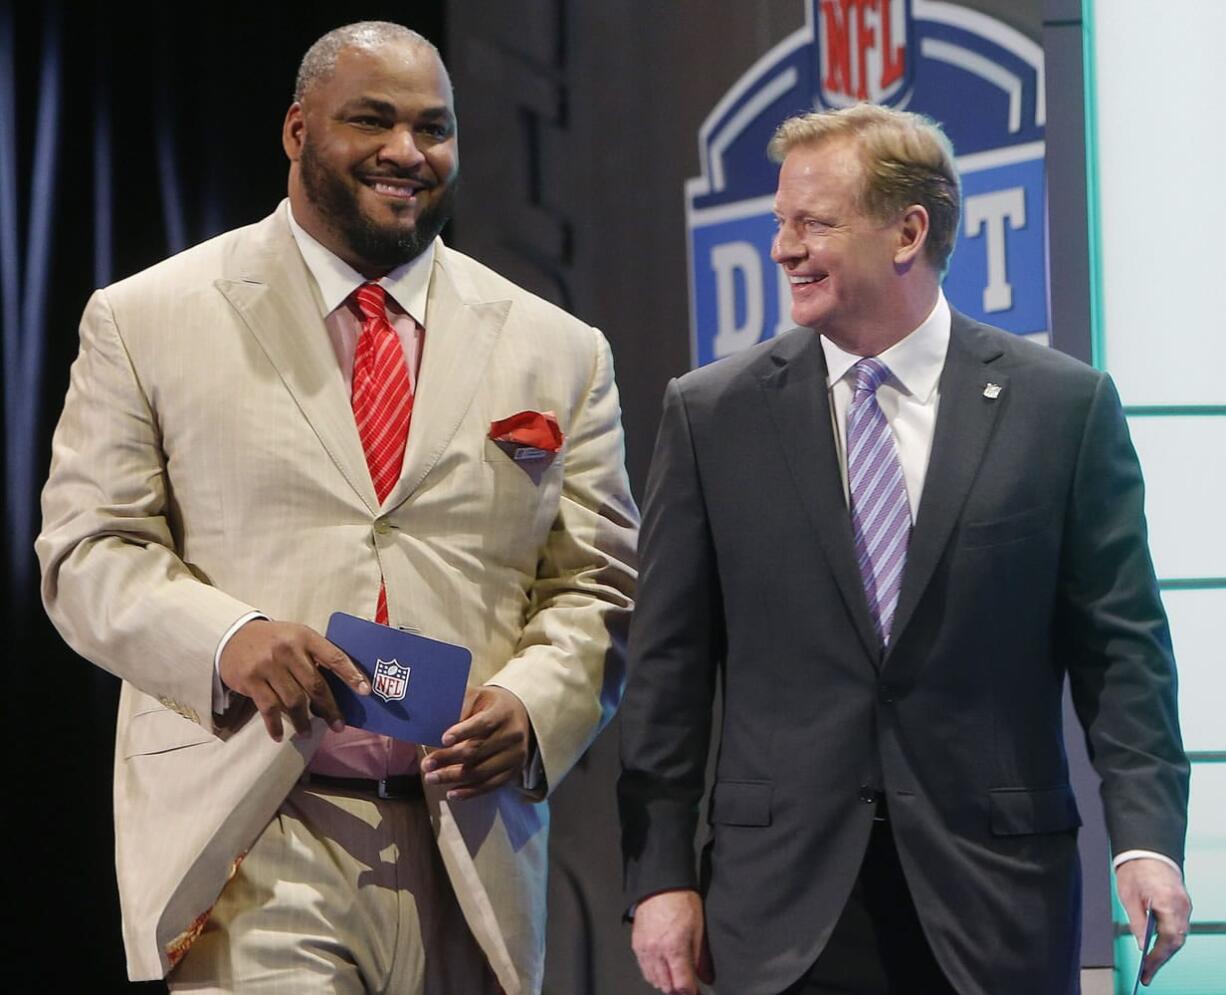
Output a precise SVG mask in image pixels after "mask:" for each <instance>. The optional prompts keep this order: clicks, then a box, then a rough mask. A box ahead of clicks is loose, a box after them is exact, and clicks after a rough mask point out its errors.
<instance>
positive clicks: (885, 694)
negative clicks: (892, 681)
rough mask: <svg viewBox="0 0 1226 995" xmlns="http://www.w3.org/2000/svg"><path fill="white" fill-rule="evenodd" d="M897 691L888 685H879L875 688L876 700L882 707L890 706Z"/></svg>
mask: <svg viewBox="0 0 1226 995" xmlns="http://www.w3.org/2000/svg"><path fill="white" fill-rule="evenodd" d="M897 693H898V692H897V691H895V690H894V688H893V686H891V685H889V684H881V685H878V687H877V700H878V701H880V702H881V703H882V704H883V705H891V704H893V703H894V699H895V697H896V695H897Z"/></svg>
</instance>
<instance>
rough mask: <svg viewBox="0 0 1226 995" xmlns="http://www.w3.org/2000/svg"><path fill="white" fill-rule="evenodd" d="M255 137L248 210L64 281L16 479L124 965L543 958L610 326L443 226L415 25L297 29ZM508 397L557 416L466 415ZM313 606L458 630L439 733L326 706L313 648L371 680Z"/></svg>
mask: <svg viewBox="0 0 1226 995" xmlns="http://www.w3.org/2000/svg"><path fill="white" fill-rule="evenodd" d="M283 144H284V147H285V150H286V153H287V155H288V156H289V159H290V162H291V165H290V175H289V199H288V201H287V202H285V203H282V204H281V206H280V207H279V208H278V209H277V210H276V211H275V212H274V213H273V214H272V215H271V216H270V217H268V218H266V219H265V220H264V221H262V222H260V223H258V224H256V225H253V226H251V227H248V228H243V229H239V230H236V231H232V232H229V233H227V234H224V235H222V236H220V237H218V238H216V239H213V240H212V241H209V242H206V243H204V244H202V245H200V246H197V247H195V248H193V249H191V250H189V251H187V252H184V253H182V254H180V255H178V256H175V257H173V258H171V259H169V260H166V261H165V262H163V263H160V264H159V265H157V266H154V267H153V268H151V269H149V270H146V271H145V272H143V273H139V274H137V275H136V276H133V277H131V278H129V279H127V280H124V281H121V282H120V283H118V284H116V285H114V286H112V287H108V288H106V289H103V290H100V291H98V292H97V293H96V294H95V295H94V296H93V298H92V299H91V301H90V303H89V305H88V307H87V308H86V312H85V315H84V318H83V320H82V324H81V348H80V354H79V356H78V358H77V361H76V363H75V365H74V367H73V370H72V376H71V383H70V387H69V391H68V396H67V399H66V401H65V407H64V414H63V416H62V418H61V421H60V424H59V427H58V429H57V431H56V435H55V440H54V447H53V456H52V467H51V476H50V480H49V481H48V484H47V487H46V489H45V491H44V495H43V513H44V526H43V532H42V534H41V536H40V537H39V539H38V542H37V550H38V554H39V558H40V561H41V563H42V568H43V596H44V601H45V603H46V606H47V610H48V612H49V613H50V615H51V617H52V619H53V620H54V621H55V623H56V625H57V627H58V628H59V629H60V631H61V633H62V634H63V635H64V637H65V639H66V640H67V641H68V642H69V643H70V645H72V646H73V648H74V649H76V650H77V651H78V652H80V653H81V654H82V655H84V656H85V657H87V658H88V659H90V660H92V661H93V662H95V663H97V664H98V665H99V666H101V667H104V668H105V669H107V670H109V671H111V672H112V673H115V674H117V675H118V676H120V677H121V678H123V681H124V683H123V691H122V695H121V699H120V709H119V723H118V735H117V742H116V763H115V818H116V865H117V872H118V877H119V885H120V895H121V901H122V906H123V926H124V937H125V943H126V947H127V954H128V968H129V974H130V976H131V977H132V978H133V979H150V978H158V977H167V980H168V982H169V983H170V985H171V987H172V988H174V989H182V990H191V991H242V992H264V991H292V992H361V991H387V992H440V993H441V992H453V993H454V992H463V993H466V995H467V993H469V992H481V991H497V990H498V988H499V987H501V989H502V990H504V991H505V992H507V993H509V995H510V993H518V992H532V991H537V990H539V988H540V984H541V973H542V960H543V953H544V903H545V888H544V883H545V866H546V849H547V848H546V837H547V829H548V808H547V804H546V803H545V801H544V798H545V797H546V795H547V794H548V792H549V791H550V790H551V789H553V788H554V787H556V786H557V784H558V782H559V781H560V780H561V779H562V777H563V776H564V775H565V773H566V772H567V770H569V768H570V767H571V766H572V765H573V764H574V762H575V761H576V760H577V758H578V757H579V756H580V754H581V753H582V752H583V750H584V749H585V747H586V746H587V745H588V743H590V741H591V739H592V737H593V736H594V735H595V734H596V732H597V731H598V730H599V729H600V728H601V726H602V725H603V724H604V723H605V722H606V721H607V720H608V718H609V717H610V715H611V713H612V711H613V709H614V708H615V706H616V703H617V700H618V697H619V695H620V692H621V686H622V662H621V654H622V642H623V634H624V629H625V625H626V621H627V618H628V614H629V611H630V608H631V597H632V591H633V584H634V567H633V556H634V554H633V551H634V545H635V538H636V530H637V524H638V515H637V511H636V509H635V507H634V503H633V500H632V498H631V495H630V492H629V487H628V483H627V480H626V476H625V472H624V469H623V443H622V432H621V426H620V412H619V408H618V400H617V392H616V388H615V386H614V383H613V371H612V365H611V358H610V354H609V349H608V345H607V343H606V342H605V340H604V339H603V337H602V336H601V335H600V333H599V332H597V331H596V330H595V329H592V328H590V327H588V326H586V325H583V324H582V323H580V322H578V321H576V320H575V319H574V318H571V317H569V316H568V315H566V314H564V313H563V312H561V311H559V310H558V309H556V308H554V307H552V306H551V305H549V304H547V303H545V302H543V301H541V300H539V299H537V298H536V297H533V296H532V295H530V294H528V293H526V292H524V291H523V290H520V289H519V288H517V287H515V286H513V285H512V284H510V283H508V282H507V281H505V280H503V279H501V278H500V277H498V276H497V275H496V274H494V273H492V272H491V271H490V270H488V269H486V268H485V267H483V266H481V265H479V264H478V263H476V262H474V261H473V260H471V259H468V258H467V257H465V256H463V255H461V254H459V253H457V252H455V251H453V250H451V249H449V248H448V247H447V246H446V245H444V244H443V243H442V241H441V240H439V239H438V238H437V237H436V236H437V235H438V232H439V231H440V229H441V228H442V226H443V224H444V222H445V221H446V217H447V212H448V207H449V203H450V200H451V197H452V194H453V191H454V185H455V181H456V177H457V175H458V155H457V144H456V125H455V119H454V111H453V103H452V94H451V86H450V82H449V80H448V77H447V73H446V70H445V68H444V67H443V65H442V62H441V61H440V60H439V58H438V54H437V52H436V51H435V50H434V48H433V47H432V46H431V45H430V44H429V43H428V42H426V41H425V40H424V39H423V38H421V37H420V36H418V35H416V34H414V33H413V32H411V31H408V30H407V29H405V28H401V27H399V26H397V25H390V24H386V23H381V22H367V23H363V24H357V25H350V26H348V27H345V28H340V29H337V31H334V32H331V33H330V34H328V35H325V36H324V38H322V39H320V41H319V42H317V43H316V44H315V45H314V46H313V47H312V48H311V50H310V51H308V53H307V55H306V57H305V58H304V60H303V64H302V67H301V69H300V71H299V77H298V89H297V91H296V93H295V101H294V103H293V105H292V106H291V107H290V109H289V112H288V114H287V116H286V120H285V125H284V130H283ZM359 290H362V292H363V294H364V295H365V296H364V297H363V298H362V300H361V301H359V299H358V291H359ZM371 294H374V295H375V296H376V298H377V300H378V301H380V302H385V303H384V304H380V305H379V306H378V307H377V308H376V309H375V310H376V311H377V313H369V308H368V307H367V304H368V299H369V298H370V296H371ZM393 333H394V335H393ZM375 335H382V336H383V338H382V339H380V340H379V342H380V343H381V345H379V346H377V347H374V348H379V349H383V348H385V347H387V344H388V343H389V342H390V343H391V344H392V350H391V352H388V353H384V352H378V353H376V355H378V356H379V357H383V356H385V355H386V356H388V357H391V358H390V359H389V360H388V362H389V363H391V364H392V365H393V366H394V368H395V370H396V371H397V374H398V376H399V377H400V378H401V379H400V381H399V382H400V384H401V388H402V393H401V394H400V395H397V397H398V398H399V399H398V401H397V403H398V404H399V407H397V408H396V409H395V411H396V412H399V414H396V415H395V416H394V417H392V416H389V417H390V418H391V422H395V421H396V418H400V417H401V415H402V416H403V419H402V422H403V423H400V424H399V432H400V435H401V437H402V438H403V436H404V435H405V434H406V433H407V445H406V446H405V447H404V448H403V450H402V451H397V452H392V453H391V454H390V462H387V461H386V459H385V457H387V456H388V454H387V453H382V454H378V455H376V454H374V450H375V448H377V446H376V445H375V444H372V442H371V440H370V438H369V437H368V434H369V432H368V428H369V426H368V424H367V422H366V421H365V415H363V414H361V413H359V412H360V406H359V399H358V394H359V393H360V391H359V390H358V389H357V387H356V384H357V383H358V382H359V381H361V382H362V383H366V382H367V377H368V374H369V371H370V370H371V369H372V367H370V366H369V351H368V346H369V343H370V342H371V341H374V339H373V338H368V336H375ZM364 350H365V351H366V354H365V358H364ZM402 356H403V358H401V357H402ZM378 362H379V363H381V362H383V360H382V358H380V359H379V360H378ZM376 379H377V376H376ZM406 381H407V392H405V391H404V388H405V382H406ZM371 382H375V381H371ZM402 409H403V410H402ZM410 412H411V415H410ZM520 413H524V415H525V418H526V420H527V422H528V423H529V424H531V425H533V426H535V427H536V428H537V429H538V430H541V431H544V430H548V432H554V433H555V434H554V435H553V438H554V439H555V440H556V444H555V445H541V444H539V442H533V444H531V445H529V444H526V443H525V444H520V443H519V441H517V439H516V437H515V436H514V434H513V433H512V434H511V436H510V438H508V437H507V433H506V432H505V431H500V430H498V429H495V428H493V427H492V426H493V423H496V422H503V421H505V419H507V418H508V417H509V416H512V415H516V414H520ZM379 417H380V418H381V417H383V415H382V414H380V415H379ZM380 424H382V423H380ZM382 431H383V430H382V428H379V429H378V432H379V433H382ZM389 433H390V434H392V435H395V431H393V430H392V429H389ZM537 434H538V435H539V434H540V432H539V431H538V433H537ZM383 448H392V449H397V447H396V446H391V447H388V446H384V447H383ZM380 460H384V461H383V462H380ZM400 461H402V462H400ZM389 466H390V467H391V468H392V469H391V470H389V469H388V467H389ZM397 466H399V471H398V472H397V471H396V469H395V468H396V467H397ZM384 473H386V474H387V478H388V479H387V480H386V482H385V486H386V489H387V493H386V494H385V495H383V496H382V498H381V496H380V493H379V492H380V489H381V484H380V475H381V474H384ZM334 611H346V612H349V613H352V614H356V615H361V616H364V617H367V618H372V617H374V618H377V619H379V620H380V621H386V622H387V623H388V624H390V625H393V626H405V627H409V628H412V629H413V630H415V631H418V632H420V633H421V634H423V635H426V636H430V637H433V638H436V639H441V640H446V641H449V642H454V643H460V644H463V645H464V646H467V647H468V648H469V649H471V650H472V654H473V666H472V672H471V675H470V678H469V683H470V688H469V691H468V694H467V696H466V699H465V707H464V715H463V716H462V719H461V721H460V722H459V723H458V724H457V725H455V726H453V727H452V729H451V730H450V731H449V733H448V734H447V736H446V737H445V739H444V744H445V745H444V746H443V748H441V749H438V750H435V751H433V752H430V751H427V750H425V749H424V748H417V747H409V746H406V745H405V744H399V743H396V742H395V741H392V740H385V739H382V738H381V737H374V736H370V735H367V734H364V733H362V732H361V731H358V730H353V729H345V728H344V726H343V723H342V722H341V721H340V716H339V712H338V709H337V706H336V704H335V702H334V700H333V697H332V695H331V693H330V691H329V689H328V686H327V684H326V682H324V681H323V680H322V678H321V674H320V669H321V668H326V669H329V670H332V671H334V672H335V673H336V674H337V675H338V676H340V677H341V678H342V679H344V680H345V681H347V682H348V683H349V684H350V685H352V686H353V687H354V689H355V690H357V691H358V692H359V693H369V687H368V685H366V683H365V681H364V679H363V677H362V675H361V674H360V673H359V672H358V671H357V670H356V669H355V668H354V666H353V664H352V663H351V662H350V661H349V660H348V658H346V657H345V655H344V654H343V653H341V652H340V651H339V650H337V649H336V648H335V647H333V646H332V645H331V644H330V643H328V642H327V640H325V639H324V638H323V636H322V635H321V634H320V633H321V632H322V631H323V630H324V628H325V627H326V625H327V620H328V618H329V616H330V614H331V613H332V612H334ZM423 781H424V785H423Z"/></svg>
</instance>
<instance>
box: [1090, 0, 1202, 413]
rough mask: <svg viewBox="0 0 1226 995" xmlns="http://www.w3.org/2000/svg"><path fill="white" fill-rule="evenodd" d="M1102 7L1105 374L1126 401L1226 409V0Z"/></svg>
mask: <svg viewBox="0 0 1226 995" xmlns="http://www.w3.org/2000/svg"><path fill="white" fill-rule="evenodd" d="M1094 9H1095V17H1094V75H1095V81H1096V90H1097V92H1096V101H1095V103H1096V109H1097V114H1096V121H1097V138H1098V142H1097V163H1098V170H1097V173H1098V193H1099V195H1098V203H1099V220H1100V225H1099V232H1100V236H1101V238H1100V242H1099V259H1100V263H1101V271H1100V272H1101V276H1102V305H1103V310H1102V318H1103V327H1104V329H1105V333H1106V334H1105V339H1106V341H1105V349H1104V359H1105V366H1106V369H1108V370H1110V372H1111V373H1112V375H1113V376H1115V378H1116V380H1117V381H1118V383H1119V386H1120V393H1121V395H1122V397H1123V398H1124V403H1125V404H1130V405H1171V404H1226V388H1224V387H1223V383H1224V382H1226V381H1224V380H1223V377H1224V376H1226V308H1224V307H1223V302H1222V286H1223V277H1222V258H1221V252H1220V251H1219V250H1218V248H1217V246H1218V245H1219V242H1220V239H1221V236H1222V232H1224V231H1226V196H1224V195H1223V187H1222V163H1223V162H1224V161H1226V128H1223V127H1222V121H1223V118H1222V104H1221V98H1220V93H1221V79H1222V72H1221V63H1222V48H1221V46H1222V42H1223V40H1226V3H1221V2H1216V0H1214V2H1206V0H1109V2H1104V0H1098V2H1097V3H1095V4H1094Z"/></svg>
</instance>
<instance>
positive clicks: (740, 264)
mask: <svg viewBox="0 0 1226 995" xmlns="http://www.w3.org/2000/svg"><path fill="white" fill-rule="evenodd" d="M711 268H712V269H713V270H715V294H716V308H717V312H716V313H717V320H718V329H717V331H716V333H715V342H714V343H713V345H714V347H715V357H716V359H718V358H720V357H721V356H731V355H732V354H733V353H734V352H740V351H741V350H742V349H748V348H749V347H750V346H751V345H753V344H754V343H755V342H757V341H758V339H759V338H760V337H761V335H762V320H763V314H764V305H763V301H762V261H761V259H760V258H759V257H758V250H757V249H756V248H754V245H753V243H752V242H725V243H724V244H723V245H717V246H715V247H714V248H713V249H712V250H711ZM738 274H739V275H740V281H739V283H740V285H741V286H742V287H743V288H744V292H745V298H744V302H745V309H744V313H743V316H742V319H741V322H740V324H737V320H736V311H737V308H736V304H737V295H736V292H737V283H738V280H737V276H738Z"/></svg>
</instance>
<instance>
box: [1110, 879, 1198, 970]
mask: <svg viewBox="0 0 1226 995" xmlns="http://www.w3.org/2000/svg"><path fill="white" fill-rule="evenodd" d="M1115 886H1116V890H1117V891H1118V892H1119V896H1120V902H1121V903H1122V904H1123V906H1124V911H1126V912H1127V913H1128V923H1129V925H1130V926H1131V927H1132V935H1133V936H1134V937H1136V940H1137V946H1138V947H1139V946H1140V945H1141V943H1142V942H1144V938H1145V918H1146V916H1145V910H1146V909H1147V908H1150V909H1153V911H1154V923H1155V926H1156V927H1157V933H1158V939H1157V941H1156V942H1155V943H1154V949H1153V950H1151V951H1150V952H1149V953H1148V954H1147V955H1146V957H1145V961H1144V966H1143V968H1142V970H1141V984H1143V985H1148V984H1149V983H1150V982H1151V981H1153V980H1154V975H1155V974H1157V973H1158V969H1159V968H1160V967H1161V966H1162V965H1163V964H1165V963H1166V962H1167V961H1168V960H1170V959H1171V958H1172V957H1174V956H1175V954H1176V953H1178V952H1179V948H1180V947H1182V946H1183V945H1184V941H1186V940H1187V938H1188V918H1189V916H1191V915H1192V900H1191V899H1190V898H1189V897H1188V892H1187V890H1186V889H1185V888H1184V886H1183V879H1182V878H1181V877H1180V876H1179V872H1178V871H1176V870H1175V869H1174V868H1173V867H1171V866H1169V865H1168V864H1165V863H1163V862H1162V861H1161V860H1154V859H1152V858H1150V857H1137V858H1135V859H1133V860H1127V861H1125V862H1124V863H1122V864H1120V866H1119V867H1118V868H1116V871H1115Z"/></svg>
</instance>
